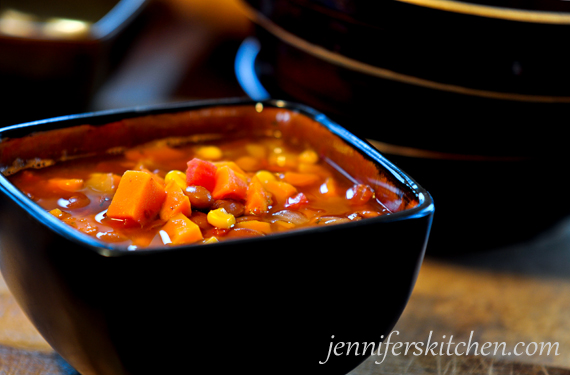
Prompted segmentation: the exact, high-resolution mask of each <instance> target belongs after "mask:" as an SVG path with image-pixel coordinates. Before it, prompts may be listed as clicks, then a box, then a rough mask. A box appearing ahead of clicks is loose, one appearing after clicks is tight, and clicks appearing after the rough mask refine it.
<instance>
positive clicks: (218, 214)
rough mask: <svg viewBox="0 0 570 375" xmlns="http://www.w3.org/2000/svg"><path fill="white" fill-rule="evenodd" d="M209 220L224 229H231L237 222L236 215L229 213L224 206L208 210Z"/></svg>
mask: <svg viewBox="0 0 570 375" xmlns="http://www.w3.org/2000/svg"><path fill="white" fill-rule="evenodd" d="M207 220H208V223H210V224H211V225H213V226H215V227H216V228H222V229H229V228H231V227H232V226H233V225H234V224H235V223H236V218H235V216H234V215H232V214H230V213H228V212H227V211H226V210H225V209H224V208H218V209H215V210H211V211H210V212H208V216H207Z"/></svg>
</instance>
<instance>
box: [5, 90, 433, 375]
mask: <svg viewBox="0 0 570 375" xmlns="http://www.w3.org/2000/svg"><path fill="white" fill-rule="evenodd" d="M276 130H277V131H280V132H281V134H282V135H283V136H284V137H289V136H291V135H295V136H297V137H299V138H301V139H302V140H306V141H307V142H309V144H310V145H312V146H313V147H314V148H315V150H318V152H319V153H320V154H321V155H322V156H323V157H328V158H330V159H331V160H332V161H334V162H335V163H337V164H338V165H339V167H340V168H343V169H344V170H345V171H346V172H348V173H349V174H351V175H352V176H353V177H354V178H356V179H357V180H359V181H364V182H366V183H368V184H370V185H371V186H373V187H374V188H375V189H376V193H377V196H378V197H379V199H380V200H382V201H385V202H386V203H388V200H387V197H388V196H391V197H392V199H396V201H397V202H399V203H398V206H399V205H400V204H402V202H403V204H402V207H411V208H407V209H403V210H401V211H397V212H394V213H392V214H389V215H384V216H379V217H376V218H371V219H366V220H360V221H357V222H351V223H346V224H339V225H336V226H328V227H318V228H312V229H307V230H298V231H292V232H288V233H277V234H274V235H270V236H266V237H260V238H255V239H251V238H250V239H239V240H228V241H225V242H220V243H217V244H212V245H204V246H181V247H172V248H167V249H152V250H145V251H128V250H126V249H123V248H117V247H114V246H113V245H110V244H105V243H102V242H99V241H98V240H96V239H94V238H92V237H88V236H86V235H83V234H81V233H79V232H77V231H75V230H74V229H73V228H71V227H69V226H67V225H65V224H64V223H62V222H61V221H59V220H57V219H56V218H55V217H53V216H52V215H50V214H49V213H47V212H45V211H44V210H43V209H41V208H40V207H39V206H38V205H36V204H35V203H33V202H32V201H31V200H30V199H29V198H28V197H26V196H25V195H24V194H22V193H21V192H20V191H19V190H18V189H16V188H15V187H14V186H13V185H12V184H10V182H9V181H8V180H7V179H6V178H5V177H3V176H0V192H1V193H0V228H1V230H0V243H1V248H0V265H1V267H2V273H3V275H4V278H5V280H6V283H7V285H8V286H9V288H10V290H11V292H12V293H13V294H14V296H15V298H16V299H17V301H18V303H19V304H20V305H21V307H22V309H23V310H24V312H25V313H26V314H27V315H28V317H29V318H30V319H31V321H32V322H33V323H34V325H35V326H36V327H37V329H38V330H39V332H40V333H41V334H42V335H43V336H44V338H45V339H46V340H47V341H48V342H49V343H50V345H52V346H53V348H54V349H55V350H56V351H58V352H59V353H60V354H61V355H62V356H63V358H64V359H65V360H67V361H68V362H69V363H70V364H71V365H72V366H74V367H75V368H76V369H77V370H78V371H80V372H81V373H83V374H101V375H118V374H121V375H123V374H161V373H168V374H174V373H187V372H190V371H193V372H194V371H196V372H204V371H208V372H214V373H227V372H235V371H247V372H248V373H254V374H265V373H267V372H271V373H278V374H281V373H282V374H290V373H293V372H299V371H302V372H307V373H311V374H345V373H347V372H349V371H350V370H352V369H353V368H355V367H356V366H357V365H358V364H359V363H361V362H362V361H363V360H364V359H365V358H366V357H367V356H368V355H369V354H370V352H367V353H366V354H363V353H362V351H360V352H355V351H353V352H351V353H350V355H348V354H346V353H343V355H338V356H335V355H332V356H331V358H330V359H329V360H328V361H327V360H326V359H327V353H328V351H329V347H330V344H331V342H332V343H334V344H336V343H337V342H339V341H343V342H369V343H374V342H375V343H378V342H380V341H381V340H382V336H383V335H384V336H385V335H387V334H388V333H389V332H390V330H391V329H392V328H393V326H394V325H395V323H396V321H397V320H398V318H399V316H400V314H401V312H402V311H403V309H404V307H405V305H406V303H407V301H408V298H409V296H410V293H411V291H412V288H413V286H414V283H415V280H416V277H417V274H418V271H419V267H420V265H421V262H422V259H423V255H424V251H425V247H426V242H427V237H428V233H429V230H430V226H431V221H432V215H433V203H432V200H431V197H430V195H429V194H428V193H427V192H426V191H425V190H424V189H423V188H421V187H420V186H419V185H417V183H416V182H414V180H412V179H411V178H410V177H408V176H407V175H406V174H404V173H403V172H401V171H400V170H398V168H396V167H395V166H394V165H393V164H391V163H390V162H389V161H387V160H386V159H385V158H384V157H383V156H381V155H380V154H379V153H378V152H377V151H376V150H375V149H374V148H373V147H371V146H370V145H369V144H368V143H366V142H364V141H361V140H360V139H358V138H356V137H355V136H353V135H352V134H351V133H349V132H348V131H346V130H345V129H343V128H342V127H340V126H339V125H337V124H336V123H334V122H332V121H330V120H329V119H328V118H327V117H325V116H324V115H322V114H321V113H319V112H316V111H314V110H312V109H309V108H307V107H305V106H300V105H296V104H292V103H288V102H284V101H267V102H263V103H257V104H256V103H255V102H250V101H244V100H221V101H214V102H194V103H189V104H176V105H171V106H161V107H155V108H138V109H132V110H122V111H112V112H105V113H95V114H85V115H76V116H69V117H63V118H56V119H50V120H44V121H39V122H34V123H29V124H24V125H19V126H11V127H8V128H4V129H0V139H1V142H0V164H1V165H2V166H7V165H12V164H13V162H14V161H15V160H17V162H25V161H26V160H30V159H33V158H35V157H41V158H49V159H53V160H57V159H58V158H59V157H60V156H62V155H66V156H67V157H68V156H70V155H74V154H84V153H92V152H96V151H104V150H107V149H109V148H114V147H116V146H132V145H136V144H139V143H142V142H146V141H148V140H151V139H156V138H162V137H165V136H169V137H170V136H178V135H179V136H185V135H190V134H194V135H195V134H212V133H216V134H220V133H221V134H224V135H228V136H231V137H236V136H238V135H244V134H245V135H247V134H255V133H258V132H264V133H266V132H267V131H271V132H274V131H276ZM412 206H415V207H412ZM319 361H321V362H325V361H326V364H319Z"/></svg>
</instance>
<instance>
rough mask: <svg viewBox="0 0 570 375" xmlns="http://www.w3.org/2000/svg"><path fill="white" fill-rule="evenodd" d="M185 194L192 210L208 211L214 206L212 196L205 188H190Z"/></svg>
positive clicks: (193, 186)
mask: <svg viewBox="0 0 570 375" xmlns="http://www.w3.org/2000/svg"><path fill="white" fill-rule="evenodd" d="M184 194H185V195H186V196H187V197H188V199H189V200H190V205H191V206H192V208H195V209H197V210H207V209H209V208H210V207H211V206H212V203H214V199H213V198H212V195H211V194H210V192H209V191H208V189H206V188H205V187H203V186H195V185H192V186H188V187H187V188H186V189H185V190H184Z"/></svg>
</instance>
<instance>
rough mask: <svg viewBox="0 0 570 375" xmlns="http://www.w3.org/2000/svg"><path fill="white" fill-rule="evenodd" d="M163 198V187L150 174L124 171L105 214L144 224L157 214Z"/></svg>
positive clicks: (164, 195)
mask: <svg viewBox="0 0 570 375" xmlns="http://www.w3.org/2000/svg"><path fill="white" fill-rule="evenodd" d="M165 198H166V193H165V191H164V188H163V187H162V186H161V185H160V184H159V183H158V182H157V180H155V179H154V178H153V176H152V174H150V173H147V172H143V171H126V172H125V173H124V174H123V177H121V182H119V187H118V188H117V191H116V192H115V195H114V196H113V200H112V201H111V204H110V206H109V209H108V210H107V216H109V217H111V218H114V219H122V220H131V221H134V222H137V223H139V224H141V225H144V224H145V223H148V222H150V221H152V220H153V219H154V218H155V217H156V216H157V214H158V213H159V211H160V208H161V207H162V203H163V202H164V199H165Z"/></svg>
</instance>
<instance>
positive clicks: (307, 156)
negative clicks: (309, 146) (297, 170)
mask: <svg viewBox="0 0 570 375" xmlns="http://www.w3.org/2000/svg"><path fill="white" fill-rule="evenodd" d="M318 161H319V155H317V153H316V152H315V151H313V150H305V151H303V152H301V154H299V162H301V163H307V164H315V163H316V162H318Z"/></svg>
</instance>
